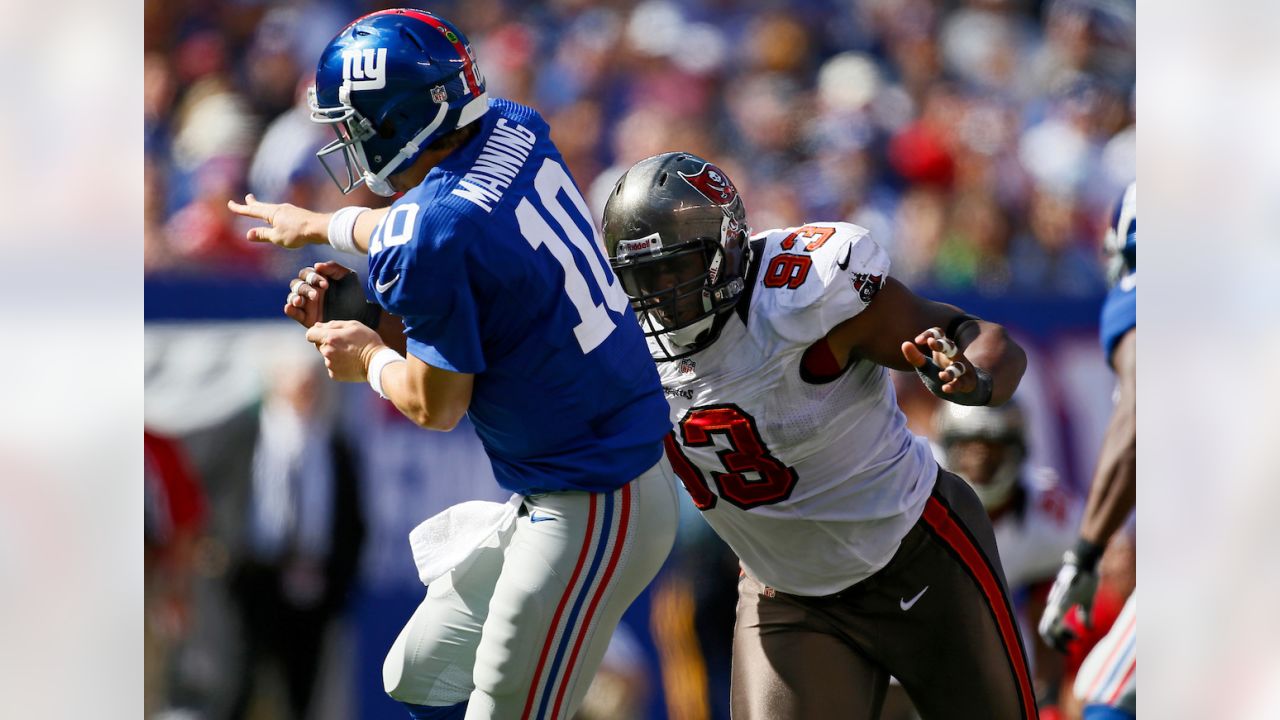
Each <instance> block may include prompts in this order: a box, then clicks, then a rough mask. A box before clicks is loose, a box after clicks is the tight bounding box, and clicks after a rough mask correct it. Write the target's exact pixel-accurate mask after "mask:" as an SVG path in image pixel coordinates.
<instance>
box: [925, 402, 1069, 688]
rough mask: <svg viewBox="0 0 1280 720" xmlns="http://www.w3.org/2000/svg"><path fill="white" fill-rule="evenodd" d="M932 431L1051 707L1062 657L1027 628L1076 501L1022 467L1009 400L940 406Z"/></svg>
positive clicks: (1052, 476) (1065, 542) (1020, 421)
mask: <svg viewBox="0 0 1280 720" xmlns="http://www.w3.org/2000/svg"><path fill="white" fill-rule="evenodd" d="M934 428H935V433H936V435H937V441H938V443H939V445H941V447H942V450H943V465H944V466H945V467H946V468H947V469H948V470H950V471H952V472H954V473H955V474H956V475H959V476H960V477H961V478H962V479H964V481H965V482H967V483H969V485H970V487H972V488H973V490H974V492H975V493H977V495H978V499H979V500H981V501H982V506H983V507H984V508H986V510H987V517H989V518H991V524H992V527H993V528H994V529H995V534H996V546H997V547H998V548H999V549H1000V561H1001V564H1002V566H1003V567H1004V575H1005V580H1007V581H1008V583H1009V594H1010V595H1011V596H1012V597H1013V599H1014V605H1015V607H1016V608H1017V610H1018V623H1019V626H1020V629H1021V630H1022V636H1023V641H1024V642H1027V643H1029V646H1030V647H1031V648H1032V649H1033V650H1032V656H1031V660H1032V663H1031V668H1032V675H1033V679H1034V683H1035V688H1036V695H1037V697H1038V698H1039V700H1040V702H1039V705H1040V706H1041V707H1042V708H1043V707H1046V706H1048V705H1055V704H1057V690H1058V687H1059V685H1060V681H1061V679H1062V656H1061V655H1060V654H1058V653H1056V652H1054V651H1053V650H1052V649H1051V648H1050V647H1049V646H1048V645H1046V644H1045V643H1044V641H1043V640H1042V639H1041V638H1040V636H1039V634H1038V633H1036V632H1035V627H1036V625H1035V624H1036V622H1037V621H1038V620H1039V618H1040V615H1041V613H1042V612H1043V610H1044V605H1045V598H1046V597H1047V595H1048V591H1049V587H1050V585H1051V584H1052V583H1053V579H1054V575H1055V574H1056V573H1057V571H1058V566H1059V564H1060V563H1061V559H1062V553H1063V552H1065V551H1066V550H1067V549H1069V548H1070V547H1071V546H1072V544H1073V543H1074V541H1075V531H1076V527H1077V526H1078V524H1079V522H1080V514H1081V511H1082V510H1083V507H1082V503H1081V501H1080V499H1079V498H1077V497H1074V496H1072V495H1071V494H1069V493H1068V492H1067V491H1066V489H1065V488H1064V487H1063V486H1062V484H1061V483H1060V482H1059V481H1058V476H1057V474H1056V473H1055V472H1054V471H1053V470H1052V469H1050V468H1047V467H1038V468H1032V467H1028V466H1027V465H1026V457H1027V431H1026V423H1025V419H1024V418H1023V414H1022V409H1021V408H1020V407H1019V406H1018V405H1017V403H1016V402H1015V401H1013V400H1010V401H1009V402H1007V403H1005V404H1004V405H1001V406H1000V407H967V406H964V405H956V404H953V403H942V404H941V405H939V407H938V411H937V418H936V419H935V421H934Z"/></svg>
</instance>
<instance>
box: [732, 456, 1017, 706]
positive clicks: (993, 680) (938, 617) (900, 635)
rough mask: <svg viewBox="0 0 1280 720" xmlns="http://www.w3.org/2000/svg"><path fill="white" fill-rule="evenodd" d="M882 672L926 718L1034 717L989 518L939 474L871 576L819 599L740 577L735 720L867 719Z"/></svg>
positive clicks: (954, 480)
mask: <svg viewBox="0 0 1280 720" xmlns="http://www.w3.org/2000/svg"><path fill="white" fill-rule="evenodd" d="M890 675H893V676H894V677H896V678H898V680H899V681H900V682H901V683H902V686H903V689H905V690H906V691H907V694H908V695H909V696H910V697H911V701H912V703H914V704H915V706H916V709H917V711H918V712H919V713H920V716H921V717H922V718H924V720H1006V719H1010V720H1012V719H1016V718H1021V719H1022V720H1032V719H1033V718H1036V717H1037V713H1036V705H1035V695H1034V693H1033V691H1032V688H1031V674H1030V672H1029V671H1028V669H1027V659H1026V653H1025V650H1024V649H1023V647H1022V638H1021V636H1020V635H1019V634H1018V626H1017V621H1016V620H1015V619H1014V614H1013V610H1012V607H1011V605H1010V602H1009V591H1008V588H1007V586H1006V585H1005V580H1004V572H1003V571H1002V570H1001V569H1000V558H999V556H998V555H997V553H996V541H995V535H994V533H993V532H992V529H991V523H990V521H988V519H987V515H986V512H985V511H984V510H983V508H982V503H980V502H979V501H978V498H977V496H976V495H974V493H973V491H972V490H970V489H969V486H968V485H966V484H965V483H964V481H963V480H961V479H960V478H958V477H956V476H955V475H952V474H951V473H948V472H945V471H939V474H938V482H937V484H936V486H935V487H934V490H933V494H932V495H931V496H930V497H929V500H928V502H927V504H926V505H925V510H924V514H923V515H922V516H921V518H920V520H919V522H917V523H916V525H915V526H914V527H913V528H912V529H911V531H910V532H908V533H907V536H906V537H905V538H904V539H903V541H902V545H901V547H899V548H898V552H897V553H895V554H894V556H893V558H892V559H891V560H890V561H889V564H888V565H886V566H885V567H884V568H882V569H881V570H880V571H879V572H877V573H876V574H875V575H872V576H871V577H870V578H867V579H866V580H864V581H862V582H860V583H857V584H856V585H854V586H852V587H850V588H848V589H846V590H842V591H840V592H838V593H836V594H834V595H828V596H825V597H801V596H796V595H787V594H785V593H782V592H777V591H774V590H773V589H772V588H768V587H766V586H765V585H763V584H761V583H759V582H757V581H756V580H753V579H752V578H750V577H746V576H743V577H742V578H741V579H740V581H739V584H738V619H737V626H736V627H735V629H734V647H733V678H732V714H733V717H734V719H735V720H793V719H794V720H821V719H825V718H840V719H841V720H864V719H865V720H874V719H875V718H877V717H879V715H880V707H881V704H882V703H883V702H884V695H885V690H886V687H887V686H888V682H889V676H890Z"/></svg>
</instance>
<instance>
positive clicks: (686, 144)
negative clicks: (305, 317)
mask: <svg viewBox="0 0 1280 720" xmlns="http://www.w3.org/2000/svg"><path fill="white" fill-rule="evenodd" d="M388 6H392V5H390V4H386V3H377V2H366V1H364V0H292V1H288V0H286V1H283V2H265V1H261V0H213V1H210V2H194V1H193V0H175V1H173V2H152V3H148V4H147V7H146V56H145V128H146V202H145V215H146V225H145V226H146V255H145V257H146V268H147V271H148V272H161V271H167V272H196V273H216V274H222V275H251V276H252V275H259V276H261V275H264V274H265V275H270V276H275V275H282V276H284V275H288V274H291V271H292V270H293V269H294V268H296V264H297V260H298V259H297V258H296V257H288V256H287V255H285V254H284V253H282V252H280V251H276V250H275V249H273V248H264V247H260V246H255V245H250V244H248V243H246V242H244V240H243V233H244V230H245V229H246V226H244V225H242V224H241V223H240V222H238V221H237V220H234V219H233V218H232V217H231V216H230V215H229V213H227V212H226V211H225V201H226V200H227V199H228V198H230V197H235V196H239V195H242V194H243V193H244V192H253V193H255V194H256V195H257V196H258V197H259V198H260V199H262V200H265V201H288V202H293V203H296V204H299V205H304V206H308V207H313V208H317V209H321V210H326V209H332V208H336V207H338V206H340V205H343V204H352V203H355V204H364V205H369V206H377V205H379V204H384V203H385V201H384V200H382V199H381V198H377V197H375V196H373V195H371V194H369V193H368V192H367V191H364V190H361V191H358V192H359V195H358V196H357V197H355V198H350V197H348V198H343V197H342V196H341V194H340V193H338V191H337V189H336V188H335V187H334V186H333V184H332V183H331V181H330V180H329V179H328V177H327V176H326V175H325V173H324V172H323V169H322V168H321V166H320V164H319V163H318V162H317V161H316V160H315V159H314V157H313V153H314V151H315V150H316V149H317V148H318V147H319V146H320V145H322V144H323V143H324V142H326V141H327V140H328V139H329V138H328V137H327V135H326V134H327V133H328V132H330V131H329V130H328V129H326V128H322V127H320V126H317V125H314V124H312V123H310V122H309V121H308V118H307V113H306V108H305V100H304V98H305V88H306V87H307V86H308V85H309V84H310V83H311V82H312V74H313V70H314V66H315V61H316V59H317V58H318V56H319V51H320V49H321V48H322V47H323V46H324V44H325V43H326V42H327V41H328V40H329V39H330V38H331V37H332V36H333V35H334V34H335V33H336V31H337V30H338V29H339V28H341V27H342V26H343V25H344V24H345V23H347V22H348V21H350V20H352V19H354V18H355V17H357V16H359V15H361V14H363V13H366V12H369V11H372V10H375V9H380V8H383V7H388ZM425 7H426V9H429V10H432V11H436V12H438V13H440V14H442V15H444V16H445V17H448V18H450V19H451V20H452V21H454V22H455V23H457V24H458V25H459V26H460V27H462V28H463V30H464V31H465V32H467V33H468V35H469V36H470V38H471V40H472V42H473V45H474V46H475V51H476V55H477V59H478V62H479V64H480V67H481V69H482V70H483V72H484V74H485V75H486V77H487V79H488V83H489V92H490V94H491V95H493V96H501V97H507V98H511V99H513V100H516V101H519V102H522V103H525V104H528V105H531V106H533V107H535V108H537V109H538V110H539V111H540V112H542V114H543V115H544V116H545V117H546V118H547V119H548V120H549V122H550V124H551V127H552V128H553V136H554V138H555V140H556V142H557V144H558V145H559V147H560V149H561V151H562V152H563V153H564V155H565V159H566V160H567V162H568V165H569V167H570V170H571V171H572V173H573V175H574V177H575V179H576V180H577V181H578V183H579V184H580V186H581V187H582V188H583V190H584V192H586V193H587V195H588V199H589V200H590V201H591V202H592V204H593V206H594V208H593V209H594V211H595V213H596V215H597V217H598V216H599V213H600V210H601V208H602V205H603V197H605V196H606V195H607V192H608V190H609V188H610V187H611V186H612V184H613V182H614V181H615V180H616V179H617V177H618V176H619V175H620V174H621V173H622V171H623V170H624V169H625V168H626V167H628V166H629V165H630V164H631V163H633V162H635V161H637V160H639V159H641V158H644V157H647V156H649V155H652V154H655V153H658V152H662V151H666V150H672V149H686V150H689V151H692V152H695V153H699V154H702V155H704V156H707V157H710V158H714V159H716V160H717V161H718V162H719V164H721V165H722V166H723V167H724V168H725V169H726V170H727V171H728V172H729V174H730V176H731V177H732V178H733V179H734V180H735V182H736V183H737V184H738V186H739V188H740V189H741V190H742V192H743V195H744V198H745V200H746V203H747V209H748V217H749V219H750V221H751V223H752V225H753V226H754V227H755V228H757V229H765V228H770V227H779V226H788V225H798V224H801V223H803V222H807V221H812V220H834V219H843V220H850V221H853V222H856V223H859V224H862V225H865V226H867V227H869V228H871V230H872V231H873V233H874V235H873V237H875V238H876V239H877V240H878V241H879V242H880V243H881V244H883V245H885V246H886V247H887V248H888V249H889V250H890V253H891V255H892V256H893V259H894V274H895V275H897V276H898V277H899V278H901V279H903V280H904V281H906V282H908V283H909V284H912V285H917V286H928V287H933V288H938V289H954V290H956V291H961V292H977V293H981V294H984V295H1005V294H1014V295H1027V294H1037V295H1045V294H1048V295H1053V296H1059V297H1071V296H1075V297H1088V296H1096V295H1097V294H1099V293H1100V292H1101V291H1102V289H1103V288H1104V280H1103V277H1102V275H1101V272H1100V270H1099V264H1098V262H1097V257H1098V250H1097V244H1098V243H1097V239H1098V238H1099V237H1100V228H1101V227H1102V225H1103V224H1104V222H1105V218H1106V216H1107V214H1108V213H1107V210H1108V206H1109V205H1110V204H1111V203H1112V202H1114V199H1115V197H1117V196H1118V194H1119V192H1120V190H1121V189H1122V188H1123V187H1124V186H1125V185H1126V184H1127V183H1128V182H1129V181H1130V180H1132V179H1133V177H1134V175H1135V166H1136V163H1135V131H1134V122H1135V118H1134V107H1135V105H1134V37H1135V30H1134V19H1135V9H1134V6H1133V3H1132V1H1131V0H689V1H685V2H674V1H672V0H643V1H641V2H634V1H632V0H605V1H603V2H598V1H591V0H549V1H548V2H539V3H526V2H516V1H515V0H466V1H465V2H449V1H440V2H430V3H426V4H425Z"/></svg>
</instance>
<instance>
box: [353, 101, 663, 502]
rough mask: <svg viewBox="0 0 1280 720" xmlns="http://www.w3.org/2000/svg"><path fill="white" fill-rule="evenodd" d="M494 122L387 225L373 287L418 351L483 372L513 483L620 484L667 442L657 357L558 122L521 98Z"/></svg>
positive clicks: (433, 360)
mask: <svg viewBox="0 0 1280 720" xmlns="http://www.w3.org/2000/svg"><path fill="white" fill-rule="evenodd" d="M480 122H481V129H480V132H479V133H478V134H477V135H476V137H474V138H472V140H471V141H470V142H469V143H468V144H467V145H466V146H464V147H462V148H460V149H458V150H456V151H455V152H453V153H451V154H450V155H449V156H448V157H446V158H445V160H444V161H443V162H442V163H440V164H439V165H438V166H436V167H435V168H432V170H431V172H430V173H429V174H428V175H427V177H426V178H425V179H424V180H423V182H422V184H420V185H418V186H417V187H416V188H414V189H412V190H410V191H409V192H407V193H405V194H404V196H403V197H401V198H400V199H399V200H397V201H396V202H395V204H394V205H392V206H391V210H390V211H389V212H388V213H387V216H386V217H385V218H384V219H383V221H382V223H381V224H380V225H379V226H378V227H377V229H376V230H374V232H373V235H372V237H371V238H370V241H369V285H368V289H367V290H368V293H369V295H370V296H371V297H374V298H376V300H377V302H378V303H379V304H381V305H382V306H383V307H384V308H386V309H387V310H388V311H389V312H391V313H394V314H396V315H399V316H400V317H402V318H403V319H404V325H405V335H406V336H407V338H408V351H409V353H410V354H412V355H414V356H415V357H417V358H419V359H421V360H422V361H424V362H426V363H428V364H429V365H432V366H434V367H437V368H443V369H445V370H451V371H454V372H460V373H471V374H474V375H475V385H474V388H473V391H472V397H471V406H470V409H469V411H468V412H469V415H470V417H471V421H472V422H473V423H474V424H475V427H476V433H477V434H478V435H479V436H480V439H481V441H482V442H483V443H484V446H485V450H486V451H487V452H488V454H489V458H490V460H491V461H492V463H493V470H494V475H495V476H496V477H497V480H498V483H499V484H500V485H502V486H503V487H504V488H506V489H508V490H510V491H512V492H517V493H521V494H525V495H529V494H536V493H540V492H552V491H558V490H589V491H597V492H598V491H610V490H614V489H617V488H618V487H620V486H622V485H623V484H625V483H627V482H629V481H630V480H632V479H633V478H635V477H636V476H638V475H640V474H641V473H642V472H643V471H645V470H646V469H648V468H649V467H650V466H652V465H653V464H654V463H656V462H657V461H658V460H659V458H660V457H661V456H662V437H663V435H665V434H666V433H667V431H668V430H669V429H670V422H669V420H668V408H667V401H666V399H665V398H664V396H663V394H662V387H661V385H660V384H659V382H658V374H657V371H656V369H655V367H654V364H653V361H652V359H651V358H650V356H649V351H648V348H647V347H646V345H645V342H644V337H643V336H642V334H641V332H640V327H639V324H638V323H637V322H636V320H635V315H634V314H633V313H632V311H631V309H630V306H629V303H628V300H627V297H626V295H625V294H624V293H623V291H622V288H621V286H620V285H619V283H618V281H617V279H616V278H615V277H614V275H613V272H612V271H611V270H610V268H609V264H608V262H607V261H606V259H605V256H604V253H603V249H602V248H603V246H602V243H601V242H600V238H599V234H598V233H597V232H596V230H595V226H594V224H593V223H592V222H591V216H590V212H589V211H588V210H587V205H586V203H585V202H584V201H583V199H582V194H581V193H580V192H579V191H578V188H577V187H576V186H575V184H574V182H573V180H572V178H570V176H569V173H568V171H567V170H566V169H565V166H564V161H563V160H562V159H561V157H560V153H559V151H558V150H557V149H556V147H555V145H554V144H552V142H551V139H550V137H549V128H548V127H547V124H546V122H545V121H544V120H543V119H542V117H541V116H539V115H538V113H537V112H535V111H534V110H532V109H530V108H527V107H524V106H521V105H518V104H516V103H513V102H510V101H507V100H493V101H492V102H491V104H490V109H489V112H487V113H486V114H485V115H484V117H483V118H482V120H481V121H480Z"/></svg>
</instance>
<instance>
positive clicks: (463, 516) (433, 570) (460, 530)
mask: <svg viewBox="0 0 1280 720" xmlns="http://www.w3.org/2000/svg"><path fill="white" fill-rule="evenodd" d="M523 500H524V496H523V495H512V496H511V499H510V500H507V501H506V502H505V503H496V502H488V501H484V500H471V501H468V502H464V503H458V504H457V505H454V506H452V507H449V508H446V509H444V510H442V511H441V512H439V513H437V514H435V515H433V516H431V517H430V518H428V519H426V520H425V521H423V522H422V524H421V525H418V527H416V528H414V529H413V530H412V531H411V532H410V533H409V547H411V548H412V549H413V562H414V564H415V565H417V566H418V578H419V579H421V580H422V584H423V585H430V584H431V583H432V582H435V580H436V579H437V578H439V577H441V576H442V575H444V574H445V573H447V572H449V571H450V570H452V569H454V568H456V567H458V566H459V565H461V564H462V563H463V561H465V560H466V559H467V558H468V557H470V556H471V554H472V553H474V552H475V551H476V550H477V549H478V548H480V547H481V546H483V545H485V544H486V541H488V540H489V539H490V538H492V537H493V536H494V535H497V534H498V533H500V532H502V531H503V530H506V529H507V528H508V527H510V526H511V523H513V522H515V520H516V514H517V513H518V512H519V510H520V503H521V502H522V501H523Z"/></svg>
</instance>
